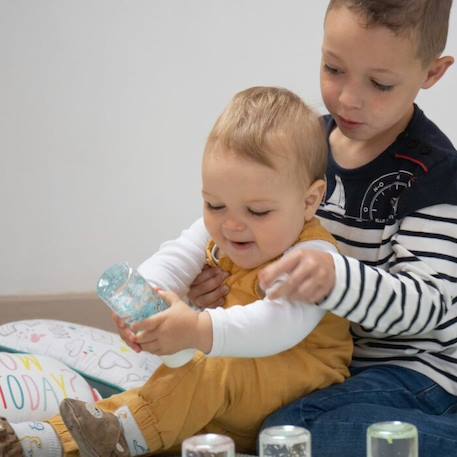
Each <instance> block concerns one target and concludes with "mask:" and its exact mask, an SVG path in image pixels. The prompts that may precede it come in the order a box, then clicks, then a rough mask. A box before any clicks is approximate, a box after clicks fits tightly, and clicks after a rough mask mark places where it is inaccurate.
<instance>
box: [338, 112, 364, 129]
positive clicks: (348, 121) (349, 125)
mask: <svg viewBox="0 0 457 457" xmlns="http://www.w3.org/2000/svg"><path fill="white" fill-rule="evenodd" d="M336 117H337V120H338V123H339V124H341V125H342V126H343V127H345V128H355V127H359V126H360V125H362V122H357V121H353V120H352V119H347V118H345V117H343V116H339V115H337V116H336Z"/></svg>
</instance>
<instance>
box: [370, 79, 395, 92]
mask: <svg viewBox="0 0 457 457" xmlns="http://www.w3.org/2000/svg"><path fill="white" fill-rule="evenodd" d="M371 82H372V84H373V86H374V87H376V89H379V90H380V91H382V92H388V91H389V90H392V89H393V87H394V86H392V85H391V84H390V85H389V84H381V83H378V82H377V81H375V80H374V79H372V80H371Z"/></svg>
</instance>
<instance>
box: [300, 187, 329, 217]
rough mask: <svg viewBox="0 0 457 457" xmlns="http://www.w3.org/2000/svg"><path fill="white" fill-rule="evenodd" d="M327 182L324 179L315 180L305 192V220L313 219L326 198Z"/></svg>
mask: <svg viewBox="0 0 457 457" xmlns="http://www.w3.org/2000/svg"><path fill="white" fill-rule="evenodd" d="M326 188H327V183H326V182H325V181H324V180H323V179H317V180H316V181H314V182H313V183H312V184H311V185H310V186H309V187H308V190H307V191H306V193H305V220H306V221H309V220H311V219H312V218H313V217H314V215H315V214H316V211H317V209H318V208H319V205H320V204H321V202H322V199H323V198H324V194H325V190H326Z"/></svg>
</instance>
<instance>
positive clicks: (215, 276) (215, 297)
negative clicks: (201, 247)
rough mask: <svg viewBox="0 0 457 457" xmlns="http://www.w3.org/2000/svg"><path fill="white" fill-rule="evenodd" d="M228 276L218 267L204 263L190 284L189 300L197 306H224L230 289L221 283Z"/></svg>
mask: <svg viewBox="0 0 457 457" xmlns="http://www.w3.org/2000/svg"><path fill="white" fill-rule="evenodd" d="M228 276H229V273H227V272H226V271H224V270H221V269H220V268H217V267H210V266H209V265H205V266H204V267H203V270H202V272H201V273H200V274H199V275H198V276H197V277H196V278H195V279H194V282H193V283H192V284H191V286H190V290H189V293H188V297H189V300H190V301H191V302H192V304H193V305H195V306H198V307H199V308H217V307H218V306H224V303H225V296H226V295H227V294H228V293H229V290H230V289H229V288H228V286H226V285H224V284H223V283H224V280H225V278H227V277H228Z"/></svg>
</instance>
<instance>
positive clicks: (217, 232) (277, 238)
mask: <svg viewBox="0 0 457 457" xmlns="http://www.w3.org/2000/svg"><path fill="white" fill-rule="evenodd" d="M274 164H275V168H276V169H275V170H273V169H271V168H269V167H267V166H265V165H262V164H259V163H256V162H254V161H252V160H248V159H245V158H240V157H239V156H238V155H236V154H234V153H232V152H231V151H225V150H220V148H218V147H217V146H215V147H214V149H212V150H211V151H210V152H206V153H205V156H204V159H203V167H202V181H203V189H202V194H203V200H204V219H205V225H206V228H207V229H208V232H209V234H210V235H211V237H212V239H213V240H214V241H215V242H216V244H217V246H218V247H219V249H220V250H221V251H222V252H223V253H224V254H225V255H227V256H228V257H229V258H230V259H231V260H232V261H233V262H234V263H235V264H236V265H238V266H240V267H242V268H254V267H256V266H258V265H261V264H263V263H264V262H267V261H269V260H271V259H274V258H275V257H277V256H279V255H280V254H282V253H283V252H284V251H285V250H286V249H287V248H288V247H290V246H291V245H292V244H293V243H294V242H295V241H296V240H297V238H298V236H299V235H300V232H301V231H302V229H303V224H304V221H305V214H306V212H305V185H304V184H303V185H302V186H300V185H299V184H298V179H297V178H296V177H295V176H293V175H292V171H291V168H292V167H291V166H290V165H288V164H287V162H286V160H285V159H284V158H276V159H275V160H274Z"/></svg>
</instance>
